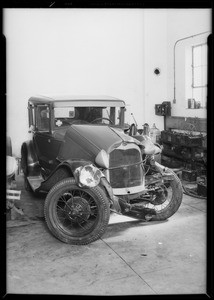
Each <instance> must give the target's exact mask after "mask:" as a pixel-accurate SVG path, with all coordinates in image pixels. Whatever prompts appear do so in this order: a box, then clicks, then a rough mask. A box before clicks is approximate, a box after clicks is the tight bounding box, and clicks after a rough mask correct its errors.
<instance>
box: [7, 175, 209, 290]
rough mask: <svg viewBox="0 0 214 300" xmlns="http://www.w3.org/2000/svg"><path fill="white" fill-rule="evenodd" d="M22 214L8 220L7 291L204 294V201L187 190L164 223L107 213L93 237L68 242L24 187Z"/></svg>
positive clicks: (21, 182)
mask: <svg viewBox="0 0 214 300" xmlns="http://www.w3.org/2000/svg"><path fill="white" fill-rule="evenodd" d="M17 182H18V188H20V189H22V194H21V200H20V207H21V208H22V209H23V210H24V215H22V216H21V215H19V214H16V213H15V214H12V217H14V220H8V221H7V243H6V248H7V274H6V279H7V293H9V294H10V293H13V294H14V293H15V294H17V293H18V294H19V293H21V294H70V295H155V294H204V293H206V200H201V199H197V198H193V197H189V196H186V195H184V198H183V203H182V205H181V207H180V209H179V210H178V211H177V213H176V214H175V215H174V216H172V217H171V218H170V219H169V220H167V221H164V222H148V223H145V222H142V221H136V220H134V219H131V218H128V217H124V216H119V215H116V214H112V215H111V218H110V223H109V226H108V228H107V231H106V232H105V234H104V235H103V237H102V238H101V239H99V240H98V241H96V242H94V243H92V244H89V245H86V246H72V245H67V244H64V243H62V242H60V241H58V240H57V239H56V238H55V237H53V236H52V235H51V233H50V232H49V230H48V229H47V227H46V223H45V221H44V217H43V203H44V198H43V197H39V198H38V197H36V196H32V194H31V193H29V192H27V191H25V190H24V189H23V178H22V176H21V175H19V176H18V179H17Z"/></svg>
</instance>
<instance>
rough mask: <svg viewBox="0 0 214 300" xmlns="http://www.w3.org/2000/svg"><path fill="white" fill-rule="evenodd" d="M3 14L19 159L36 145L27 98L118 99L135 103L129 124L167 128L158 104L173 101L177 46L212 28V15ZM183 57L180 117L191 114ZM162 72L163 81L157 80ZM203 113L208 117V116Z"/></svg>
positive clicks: (176, 108) (175, 108)
mask: <svg viewBox="0 0 214 300" xmlns="http://www.w3.org/2000/svg"><path fill="white" fill-rule="evenodd" d="M3 13H4V34H5V36H6V40H7V135H9V136H11V138H12V144H13V153H14V154H15V155H17V156H19V155H20V147H21V144H22V142H23V141H24V140H26V139H28V118H27V100H28V98H29V97H31V96H32V95H34V94H73V95H84V94H85V95H86V94H88V95H94V94H97V95H109V96H113V97H118V98H121V99H123V100H125V101H126V103H127V104H128V111H127V113H128V114H127V120H126V121H127V122H129V123H132V122H133V119H132V117H131V116H130V113H133V114H134V117H135V119H136V121H137V123H138V125H139V128H142V124H144V123H145V122H147V123H149V125H150V126H151V125H152V124H153V123H155V124H156V126H157V127H158V128H159V129H160V130H162V129H163V117H161V116H156V115H155V104H159V103H162V102H163V101H171V102H172V101H173V97H174V96H173V85H174V82H173V47H174V44H175V42H176V41H177V40H178V39H180V38H183V37H186V36H189V35H192V34H197V33H200V32H203V31H207V30H210V29H211V10H208V9H196V10H192V9H189V10H188V9H187V10H182V9H4V11H3ZM179 53H180V55H181V53H182V51H180V52H179ZM182 59H183V56H182V55H181V57H180V63H179V65H180V68H181V69H180V71H179V72H180V74H179V75H177V78H180V81H179V83H178V86H179V85H180V87H179V89H177V93H178V95H177V97H176V101H177V102H176V104H173V103H172V114H173V115H177V116H185V115H186V116H188V114H190V113H191V112H190V110H189V111H187V110H186V109H185V106H184V101H185V99H184V91H185V86H184V83H185V76H184V70H183V69H182V64H183V60H182ZM156 67H158V68H160V70H161V74H160V75H159V76H156V75H155V74H154V69H155V68H156ZM195 111H196V110H195ZM195 111H193V113H195ZM199 111H200V112H199ZM197 113H200V115H198V116H199V117H204V115H205V113H206V112H205V110H197Z"/></svg>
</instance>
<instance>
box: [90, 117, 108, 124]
mask: <svg viewBox="0 0 214 300" xmlns="http://www.w3.org/2000/svg"><path fill="white" fill-rule="evenodd" d="M99 120H107V121H109V123H111V124H113V122H112V120H110V119H108V118H96V119H94V120H93V121H91V124H92V123H96V122H97V121H99Z"/></svg>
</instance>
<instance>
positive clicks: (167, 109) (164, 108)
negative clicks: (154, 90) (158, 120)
mask: <svg viewBox="0 0 214 300" xmlns="http://www.w3.org/2000/svg"><path fill="white" fill-rule="evenodd" d="M155 114H156V115H157V116H171V102H170V101H164V102H162V104H155Z"/></svg>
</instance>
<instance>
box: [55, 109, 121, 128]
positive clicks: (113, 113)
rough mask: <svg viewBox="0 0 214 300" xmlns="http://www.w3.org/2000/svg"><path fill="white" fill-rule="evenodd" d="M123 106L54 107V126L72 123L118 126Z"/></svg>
mask: <svg viewBox="0 0 214 300" xmlns="http://www.w3.org/2000/svg"><path fill="white" fill-rule="evenodd" d="M123 111H124V108H123V107H110V106H109V107H55V108H54V124H55V128H59V127H64V126H68V125H72V124H89V123H90V124H103V125H113V126H120V125H121V124H122V120H123V118H122V114H123Z"/></svg>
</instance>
